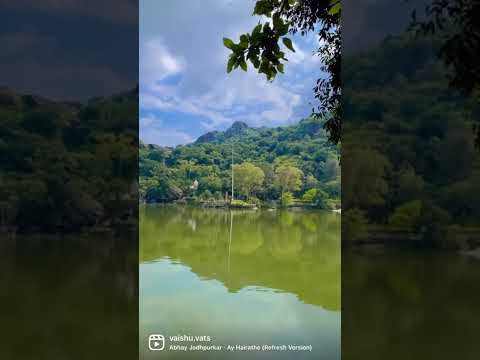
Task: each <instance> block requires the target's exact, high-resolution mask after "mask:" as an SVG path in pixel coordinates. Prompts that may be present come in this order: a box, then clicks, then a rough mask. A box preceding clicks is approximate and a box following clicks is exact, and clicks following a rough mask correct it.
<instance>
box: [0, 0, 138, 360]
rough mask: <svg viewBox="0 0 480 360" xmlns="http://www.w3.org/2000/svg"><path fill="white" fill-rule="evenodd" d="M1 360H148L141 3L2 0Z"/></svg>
mask: <svg viewBox="0 0 480 360" xmlns="http://www.w3.org/2000/svg"><path fill="white" fill-rule="evenodd" d="M0 8H1V12H0V14H1V15H0V17H1V21H0V44H1V47H2V51H1V53H0V264H1V271H0V273H1V275H0V278H1V280H2V281H1V282H2V284H3V286H4V291H2V293H3V294H4V295H2V296H0V306H1V313H2V315H1V318H2V323H3V326H2V328H3V332H2V344H3V345H2V346H1V348H0V358H2V359H34V358H35V359H86V358H115V359H134V358H136V357H138V193H137V188H138V186H137V182H138V1H131V0H71V1H64V2H63V1H56V0H45V1H41V2H39V1H33V0H19V1H3V0H1V1H0Z"/></svg>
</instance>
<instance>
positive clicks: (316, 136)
mask: <svg viewBox="0 0 480 360" xmlns="http://www.w3.org/2000/svg"><path fill="white" fill-rule="evenodd" d="M323 123H324V120H323V119H320V118H307V119H304V120H302V121H300V122H299V123H297V124H295V125H291V126H284V127H276V128H266V127H262V128H251V127H248V126H247V124H245V123H243V122H235V123H234V124H233V125H232V126H231V127H230V128H229V129H228V130H226V131H224V132H220V131H215V132H209V133H206V134H204V135H202V136H200V137H199V138H198V139H197V141H195V142H194V143H193V144H189V145H181V146H177V147H175V148H170V147H160V146H157V145H145V144H141V145H140V195H141V197H142V199H143V200H144V201H147V202H155V201H172V200H175V199H180V198H182V197H185V196H195V197H199V198H203V199H208V198H217V199H220V198H224V196H225V193H226V192H229V191H230V190H229V189H230V186H231V161H232V148H233V152H234V163H235V164H236V167H235V172H236V173H237V172H238V176H237V175H236V177H238V183H237V184H238V193H239V196H240V197H244V198H248V199H253V200H257V199H259V200H263V201H271V200H278V199H280V198H281V196H282V194H285V193H288V194H290V195H291V196H292V198H303V197H305V194H306V193H308V191H309V190H311V191H310V192H309V195H307V197H306V200H309V197H308V196H311V197H314V195H317V196H318V194H322V198H328V199H338V198H339V195H340V168H339V163H338V158H339V150H338V148H337V146H335V145H333V144H332V143H330V142H329V141H328V139H327V135H326V133H325V131H324V130H323ZM244 177H245V178H248V180H246V183H247V184H246V185H245V184H244V182H242V179H243V178H244ZM252 178H253V179H252ZM255 179H256V180H255ZM195 180H197V181H198V188H196V189H195V184H194V182H195ZM282 180H283V181H282ZM289 181H290V183H288V182H289ZM250 183H253V185H252V186H250V185H251V184H250ZM243 185H245V186H243ZM249 186H250V187H249ZM312 189H313V190H312ZM236 191H237V189H236ZM290 195H289V196H290ZM317 200H318V199H317Z"/></svg>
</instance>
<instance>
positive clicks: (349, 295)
mask: <svg viewBox="0 0 480 360" xmlns="http://www.w3.org/2000/svg"><path fill="white" fill-rule="evenodd" d="M342 6H343V15H344V17H343V23H342V31H343V42H342V44H343V48H342V51H343V55H344V56H343V61H342V110H343V114H344V118H343V126H344V127H343V138H342V244H343V250H342V356H343V358H344V359H348V360H350V359H393V360H395V359H427V358H428V359H437V360H441V359H451V358H461V359H478V358H479V355H480V346H479V345H478V342H477V341H475V340H474V338H475V334H477V333H478V330H479V329H480V327H479V325H478V322H477V321H476V320H475V319H476V318H478V309H477V306H476V305H474V304H475V303H478V300H479V299H480V297H479V296H480V291H479V288H478V286H477V281H476V280H475V279H476V278H478V276H479V275H480V260H479V259H480V250H479V249H480V224H479V221H478V220H479V219H480V207H479V206H478V204H479V198H478V197H479V194H480V192H479V190H480V189H479V184H480V181H479V180H480V154H479V151H480V150H479V148H478V122H479V120H480V119H479V114H480V112H479V109H480V108H479V97H478V94H479V93H478V73H479V72H478V61H476V60H475V59H476V58H477V57H478V45H479V37H478V34H479V31H478V25H476V22H475V21H473V19H474V18H475V16H474V14H476V13H477V14H478V12H477V11H478V1H469V0H468V1H457V0H449V1H445V2H443V1H388V0H378V1H348V2H344V3H343V5H342ZM451 9H454V10H453V11H451ZM477 60H478V59H477Z"/></svg>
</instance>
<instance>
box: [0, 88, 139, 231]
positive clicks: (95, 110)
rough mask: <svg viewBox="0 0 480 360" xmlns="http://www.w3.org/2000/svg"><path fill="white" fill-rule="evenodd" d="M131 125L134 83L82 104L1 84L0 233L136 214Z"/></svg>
mask: <svg viewBox="0 0 480 360" xmlns="http://www.w3.org/2000/svg"><path fill="white" fill-rule="evenodd" d="M137 128H138V88H136V89H132V90H130V91H127V92H124V93H121V94H118V95H114V96H109V97H102V98H93V99H91V100H89V101H88V102H87V103H85V104H81V103H67V102H58V101H53V100H50V99H45V98H43V97H40V96H35V95H28V94H18V93H15V92H14V91H12V90H10V89H6V88H0V210H1V217H0V231H1V230H2V228H4V229H17V230H18V231H38V230H40V231H48V232H56V231H59V230H60V231H79V230H80V229H82V228H84V227H88V226H93V225H99V224H103V223H109V224H114V223H116V222H119V221H123V214H124V213H125V212H129V213H135V212H134V210H135V207H136V205H137V204H136V201H135V200H134V199H135V197H136V192H135V189H134V186H132V184H134V182H135V181H136V178H137V161H138V149H137ZM128 196H130V201H119V200H120V199H127V198H128ZM134 206H135V207H134Z"/></svg>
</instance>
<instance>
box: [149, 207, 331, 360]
mask: <svg viewBox="0 0 480 360" xmlns="http://www.w3.org/2000/svg"><path fill="white" fill-rule="evenodd" d="M140 212H141V216H140V219H141V220H140V261H141V263H142V265H141V266H140V333H141V336H145V335H146V334H148V333H149V332H155V331H157V332H158V331H160V332H162V331H163V332H165V333H170V334H176V333H185V332H186V333H190V334H195V333H201V334H205V333H207V334H211V335H212V336H214V337H215V339H216V341H217V342H219V343H222V342H223V343H228V342H234V343H259V342H260V343H274V344H277V343H280V344H281V343H286V344H289V343H301V344H304V343H305V344H308V343H312V344H315V347H314V351H313V353H308V354H300V353H299V354H295V356H296V357H299V358H315V359H337V358H339V356H340V217H339V216H338V215H335V214H330V213H323V212H298V213H296V212H280V211H278V212H276V211H257V212H251V211H247V212H241V211H235V212H230V211H222V210H202V209H195V208H188V207H183V208H178V207H176V208H175V207H146V208H142V209H141V210H140ZM160 309H162V310H160ZM142 341H145V339H142V338H141V342H142ZM144 345H145V343H143V345H142V343H141V346H144ZM141 349H142V347H141ZM141 353H142V355H143V356H142V357H145V358H147V357H148V356H149V354H148V353H145V352H142V351H141ZM150 355H151V354H150ZM208 355H209V356H210V357H206V358H215V357H212V356H215V355H212V354H211V353H208ZM164 356H167V357H168V356H170V358H175V356H179V358H189V356H191V358H198V354H188V353H186V354H182V355H179V354H178V353H170V354H164ZM235 356H236V355H235V354H230V355H229V357H228V358H236V357H235ZM238 356H240V358H241V356H245V354H240V355H238ZM291 356H292V353H285V354H280V353H272V354H264V355H263V357H264V358H290V357H291ZM218 358H225V354H223V357H222V356H220V355H218Z"/></svg>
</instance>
